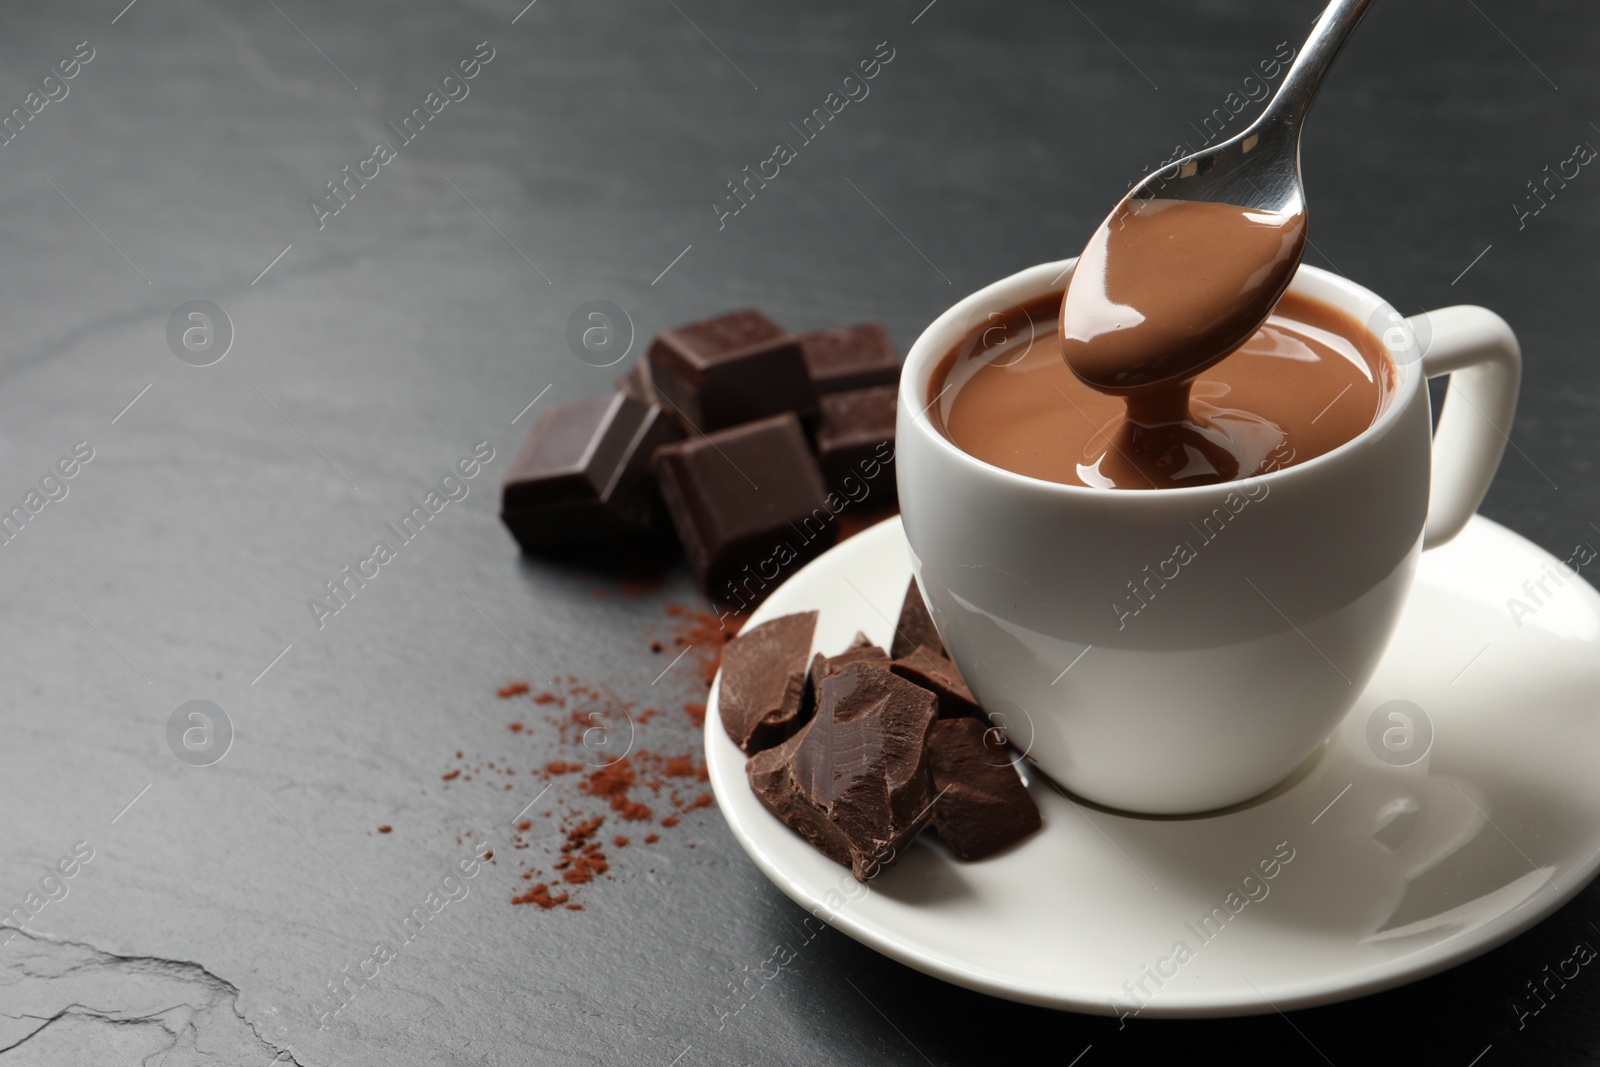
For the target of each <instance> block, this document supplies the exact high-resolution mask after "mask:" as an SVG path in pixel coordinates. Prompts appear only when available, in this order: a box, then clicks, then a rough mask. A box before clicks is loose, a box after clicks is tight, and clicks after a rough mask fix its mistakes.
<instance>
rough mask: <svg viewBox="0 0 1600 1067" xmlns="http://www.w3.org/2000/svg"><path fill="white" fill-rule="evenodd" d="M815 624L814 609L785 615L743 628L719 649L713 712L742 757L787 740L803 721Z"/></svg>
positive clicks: (806, 712) (809, 710) (807, 712)
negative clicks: (718, 715)
mask: <svg viewBox="0 0 1600 1067" xmlns="http://www.w3.org/2000/svg"><path fill="white" fill-rule="evenodd" d="M816 628H817V613H816V612H814V611H804V612H800V613H799V614H795V615H784V616H782V617H781V618H777V619H773V620H771V621H770V622H764V623H762V624H761V625H760V626H757V627H756V628H755V629H753V630H746V631H744V632H743V633H741V634H740V635H739V636H738V637H736V638H734V639H733V643H732V644H730V645H728V647H727V648H725V649H723V652H722V680H721V681H720V682H718V683H717V710H718V712H719V713H720V714H721V716H722V728H723V729H724V730H726V731H727V732H728V736H729V737H730V738H732V739H733V743H734V744H736V745H738V746H739V748H740V750H741V751H743V752H744V753H745V755H747V756H748V755H752V754H754V753H756V752H760V751H761V750H763V749H767V748H771V747H772V746H773V745H776V744H778V743H779V742H780V741H784V740H787V739H788V738H789V737H791V736H792V735H793V734H794V732H795V731H796V730H798V729H800V727H801V726H803V725H804V724H805V720H806V718H807V717H808V716H809V715H810V713H811V709H810V707H809V706H808V704H809V701H807V700H806V697H807V696H808V694H807V692H806V656H807V655H809V654H810V652H811V638H812V635H813V634H814V633H815V632H816Z"/></svg>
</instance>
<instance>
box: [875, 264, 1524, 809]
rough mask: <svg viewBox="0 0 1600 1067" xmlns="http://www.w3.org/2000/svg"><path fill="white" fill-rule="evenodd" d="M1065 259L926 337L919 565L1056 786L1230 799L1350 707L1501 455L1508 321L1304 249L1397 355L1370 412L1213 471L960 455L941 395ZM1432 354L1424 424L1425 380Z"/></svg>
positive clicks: (1320, 282) (932, 604)
mask: <svg viewBox="0 0 1600 1067" xmlns="http://www.w3.org/2000/svg"><path fill="white" fill-rule="evenodd" d="M1071 262H1072V261H1070V260H1067V261H1062V262H1060V263H1046V264H1042V265H1040V266H1037V267H1032V268H1030V269H1028V270H1024V271H1021V272H1020V273H1018V274H1014V275H1012V276H1011V277H1009V278H1006V279H1004V280H1002V281H998V282H995V283H994V284H993V285H990V286H988V287H987V288H985V289H982V290H980V291H979V292H977V293H974V294H973V295H971V296H969V297H967V298H966V299H964V300H962V301H961V302H959V303H958V304H956V305H955V306H954V307H952V308H951V309H950V310H948V311H946V312H945V313H944V314H943V315H940V316H939V318H938V319H936V320H935V321H934V322H933V324H932V325H930V326H929V327H928V328H927V329H926V330H924V331H923V333H922V336H921V337H919V338H918V339H917V341H916V343H915V344H914V345H913V346H912V348H911V352H910V354H909V355H908V356H907V358H906V363H905V368H904V371H903V373H902V375H901V379H900V395H899V408H898V412H897V417H896V418H897V422H896V430H895V433H896V462H895V465H896V468H897V478H898V481H899V492H900V509H901V514H902V517H903V520H904V523H905V532H906V539H907V541H908V542H909V543H910V547H911V555H912V563H913V568H914V570H915V573H916V577H917V582H918V584H919V585H920V586H921V589H922V593H923V596H924V597H925V598H926V600H927V602H928V606H929V609H930V611H931V613H932V615H933V619H934V623H935V625H936V626H937V627H938V629H939V633H940V636H942V637H943V638H944V641H945V644H946V646H947V647H948V648H949V650H950V653H951V655H952V657H953V658H954V659H955V662H956V665H957V666H958V667H960V668H961V673H962V675H963V676H965V678H966V680H967V683H968V684H969V685H970V686H971V688H972V691H973V693H974V695H975V696H976V697H977V698H978V700H979V702H980V703H981V704H982V705H983V707H984V709H985V710H986V711H987V712H988V713H989V714H990V715H991V717H993V718H994V719H995V720H996V721H997V722H998V723H999V724H1000V725H1002V726H1003V727H1005V729H1006V730H1007V732H1008V733H1009V734H1010V736H1011V738H1012V741H1013V743H1014V744H1015V745H1017V746H1018V747H1019V748H1022V749H1023V750H1024V751H1025V752H1026V754H1027V755H1028V756H1029V758H1031V759H1032V760H1033V761H1034V762H1036V763H1037V764H1038V766H1039V767H1040V768H1042V769H1043V770H1044V771H1045V772H1046V773H1048V774H1049V775H1050V776H1051V777H1053V778H1054V779H1055V780H1056V781H1058V782H1059V783H1060V784H1061V785H1063V786H1064V787H1066V788H1067V789H1070V790H1072V791H1073V792H1074V793H1076V794H1078V795H1079V796H1081V797H1084V798H1086V799H1088V800H1091V801H1094V802H1097V803H1100V804H1104V805H1107V806H1109V807H1114V808H1121V809H1124V810H1129V811H1135V812H1143V813H1149V814H1179V813H1193V812H1200V811H1207V810H1211V809H1214V808H1219V807H1225V806H1227V805H1231V804H1235V803H1238V802H1240V801H1244V800H1247V799H1249V798H1251V797H1253V796H1256V795H1257V794H1260V793H1262V792H1263V791H1265V790H1267V789H1269V788H1270V787H1271V786H1273V785H1274V784H1276V783H1278V782H1280V781H1281V780H1283V779H1284V778H1285V777H1287V776H1288V775H1289V774H1290V773H1291V772H1293V771H1294V770H1295V769H1296V768H1297V767H1298V766H1299V765H1300V764H1301V763H1302V762H1304V761H1305V760H1306V759H1307V758H1308V757H1309V756H1310V755H1311V754H1312V753H1313V752H1314V751H1315V750H1316V748H1317V746H1318V745H1320V744H1321V743H1322V741H1323V740H1324V739H1325V738H1326V737H1327V736H1328V735H1329V733H1331V732H1332V730H1333V728H1334V727H1335V726H1336V725H1337V724H1338V722H1339V720H1340V718H1341V717H1343V716H1344V715H1345V713H1346V712H1348V711H1349V710H1350V708H1351V707H1352V706H1353V705H1354V704H1355V702H1356V700H1357V699H1358V697H1359V696H1360V694H1361V691H1362V689H1363V688H1364V687H1365V686H1366V683H1367V682H1368V680H1369V679H1370V678H1371V676H1372V672H1373V670H1374V669H1375V668H1376V667H1377V664H1378V660H1379V658H1380V657H1381V655H1382V654H1383V651H1384V648H1385V646H1386V645H1387V644H1388V641H1389V637H1390V635H1391V633H1392V632H1393V629H1394V626H1395V623H1396V621H1397V619H1398V618H1399V614H1400V609H1401V607H1402V605H1403V604H1404V601H1405V598H1406V595H1407V592H1408V590H1409V588H1410V585H1411V580H1412V576H1413V575H1414V573H1415V571H1416V564H1417V558H1418V555H1419V553H1420V552H1421V551H1422V550H1423V549H1424V548H1425V547H1432V546H1434V545H1438V544H1442V543H1444V542H1445V541H1448V540H1449V539H1450V538H1452V537H1454V536H1455V535H1456V534H1457V533H1459V532H1460V531H1461V529H1462V527H1464V526H1465V525H1466V523H1467V520H1468V519H1470V518H1471V517H1472V514H1473V512H1474V511H1475V510H1476V509H1477V507H1478V504H1479V503H1480V502H1481V501H1482V499H1483V494H1484V492H1485V490H1486V489H1487V488H1488V486H1489V482H1490V479H1491V478H1492V477H1493V476H1494V472H1495V468H1496V467H1497V466H1498V465H1499V462H1500V456H1501V453H1502V452H1503V451H1504V449H1505V445H1506V442H1507V436H1506V435H1507V433H1509V431H1510V428H1511V418H1512V414H1513V411H1514V410H1515V407H1516V400H1517V389H1518V384H1519V379H1520V374H1521V356H1520V353H1519V350H1518V346H1517V341H1516V338H1515V337H1514V336H1513V334H1512V332H1511V329H1510V327H1508V326H1507V325H1506V323H1505V321H1504V320H1502V319H1501V318H1500V317H1499V316H1497V315H1495V314H1494V313H1493V312H1490V311H1487V310H1485V309H1483V308H1478V307H1450V308H1445V309H1443V310H1440V311H1433V312H1429V313H1427V314H1426V315H1425V316H1415V317H1413V318H1412V319H1409V320H1408V319H1405V318H1403V317H1402V316H1401V315H1400V314H1399V313H1398V312H1397V311H1395V310H1394V309H1393V308H1392V307H1391V306H1390V305H1389V304H1387V303H1386V302H1385V301H1384V300H1382V299H1381V298H1380V297H1378V296H1376V295H1375V294H1373V293H1371V292H1369V291H1368V290H1366V289H1363V288H1362V287H1361V286H1359V285H1356V284H1355V283H1354V282H1351V281H1348V280H1346V279H1344V278H1341V277H1339V276H1337V275H1334V274H1330V273H1328V272H1326V271H1323V270H1318V269H1317V268H1315V267H1310V266H1302V267H1301V268H1300V271H1299V273H1298V274H1297V275H1296V277H1295V280H1294V282H1293V284H1292V285H1291V287H1290V288H1291V290H1292V291H1294V292H1297V293H1300V294H1303V295H1305V296H1308V297H1312V298H1314V299H1317V300H1320V301H1323V302H1324V303H1327V304H1331V305H1333V306H1334V307H1336V308H1339V309H1341V310H1343V311H1344V312H1346V313H1347V314H1349V315H1350V316H1352V317H1353V318H1354V319H1355V320H1356V321H1357V322H1358V323H1367V324H1369V325H1371V326H1373V327H1374V328H1373V332H1374V333H1375V334H1379V335H1380V336H1381V339H1382V340H1383V342H1384V344H1385V346H1386V347H1387V349H1388V351H1389V353H1390V356H1391V359H1392V362H1393V364H1394V367H1395V372H1396V373H1395V381H1394V388H1393V389H1392V390H1391V391H1390V393H1389V396H1388V399H1387V402H1386V406H1385V407H1384V409H1383V410H1382V411H1381V412H1380V413H1379V415H1378V417H1377V418H1376V420H1375V421H1374V422H1373V423H1372V425H1371V426H1370V427H1368V428H1367V429H1366V430H1365V431H1363V432H1362V433H1361V434H1360V435H1359V436H1357V437H1356V438H1354V439H1353V440H1350V441H1347V442H1345V443H1344V444H1342V445H1340V446H1339V447H1337V448H1335V449H1333V450H1332V451H1330V452H1327V453H1325V454H1324V455H1321V456H1318V457H1317V458H1315V459H1311V460H1308V461H1306V462H1303V463H1298V464H1294V465H1291V466H1286V467H1283V468H1281V469H1278V470H1274V471H1271V472H1269V473H1267V474H1263V475H1258V476H1256V477H1252V478H1244V479H1240V480H1237V481H1232V482H1225V483H1222V484H1219V485H1214V486H1204V487H1199V488H1184V489H1148V490H1135V489H1114V490H1113V489H1095V488H1086V487H1082V486H1072V485H1063V484H1059V483H1055V482H1047V481H1042V480H1040V479H1037V478H1030V477H1026V476H1024V475H1020V474H1015V473H1013V472H1011V471H1007V470H1003V469H1001V468H999V467H995V466H992V465H990V464H988V463H986V462H984V461H982V460H979V459H976V458H974V457H973V456H970V455H968V454H967V453H965V452H963V451H961V450H960V449H959V448H957V447H956V446H955V445H954V444H953V443H952V442H951V441H950V440H949V439H948V438H947V437H945V436H944V434H943V433H941V432H940V430H939V429H938V428H937V427H936V426H935V425H934V424H933V423H932V422H931V421H930V419H929V417H928V414H927V411H928V409H929V406H930V401H931V400H933V393H934V391H935V390H934V389H932V388H930V383H931V379H932V377H933V375H934V373H935V372H936V370H937V368H938V364H939V363H940V361H941V359H942V358H943V357H944V356H945V354H946V353H948V352H949V351H950V350H951V349H952V348H953V347H955V345H956V344H957V343H958V342H960V341H961V340H962V339H963V338H964V337H965V336H967V335H968V333H969V332H970V331H971V330H972V328H973V325H974V324H975V323H981V322H982V321H983V320H984V318H985V315H986V313H987V312H989V311H996V310H1002V309H1005V308H1011V307H1016V306H1018V305H1021V304H1023V303H1026V302H1027V301H1029V300H1032V299H1035V298H1037V297H1040V296H1043V295H1045V294H1047V293H1049V292H1051V291H1060V289H1061V288H1062V286H1063V285H1064V279H1065V277H1066V276H1067V275H1066V274H1065V272H1066V270H1067V268H1068V267H1069V266H1070V265H1071ZM1442 374H1451V375H1452V379H1451V382H1450V388H1449V392H1448V394H1447V399H1446V403H1445V406H1444V410H1443V412H1442V415H1441V418H1440V420H1439V426H1438V430H1437V433H1434V434H1431V435H1430V428H1431V427H1430V417H1429V399H1428V390H1427V387H1426V380H1427V379H1428V378H1431V377H1435V376H1438V375H1442ZM947 401H948V397H945V398H943V399H941V400H940V401H939V402H940V403H945V402H947ZM1290 443H1291V445H1292V441H1291V442H1290ZM1430 457H1431V460H1430ZM1430 484H1431V493H1430ZM1180 546H1182V547H1186V548H1187V549H1188V551H1187V552H1184V551H1181V550H1180Z"/></svg>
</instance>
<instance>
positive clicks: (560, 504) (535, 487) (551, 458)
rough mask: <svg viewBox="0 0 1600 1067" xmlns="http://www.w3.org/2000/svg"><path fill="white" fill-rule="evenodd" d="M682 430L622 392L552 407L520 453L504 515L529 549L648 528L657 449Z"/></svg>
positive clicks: (509, 478)
mask: <svg viewBox="0 0 1600 1067" xmlns="http://www.w3.org/2000/svg"><path fill="white" fill-rule="evenodd" d="M682 436H683V433H682V431H681V430H679V429H678V428H677V426H676V425H675V424H674V423H673V422H672V421H671V420H670V419H668V418H666V417H665V415H664V414H663V413H662V410H661V408H660V407H658V406H656V405H653V404H641V403H640V402H638V401H637V400H634V399H632V398H631V397H628V396H624V395H623V394H621V393H613V394H611V395H609V396H597V397H591V398H589V399H587V400H576V401H573V402H571V403H567V404H556V405H552V406H551V407H548V408H546V409H545V410H544V411H543V412H542V413H541V414H540V416H539V420H538V422H536V423H535V424H534V427H533V430H532V432H531V433H529V435H528V439H527V441H526V442H524V444H523V446H522V451H521V452H519V453H518V455H517V458H516V460H515V461H513V463H512V465H511V469H510V471H509V472H508V473H507V475H506V482H505V488H504V490H503V492H502V496H501V510H500V517H501V519H502V521H504V522H505V524H506V526H507V527H508V528H509V529H510V530H511V533H512V535H513V536H515V537H516V539H517V543H518V544H520V545H521V546H522V547H523V549H524V550H525V551H529V552H534V551H538V550H540V549H545V548H553V547H558V546H562V545H571V544H577V543H582V542H585V541H595V540H602V541H604V540H611V539H618V538H627V537H629V536H631V535H635V534H642V533H646V532H648V531H649V529H650V526H651V519H652V511H653V501H654V487H653V486H652V484H651V481H650V461H651V457H652V455H653V453H654V452H655V449H656V448H657V447H659V446H661V445H663V444H668V443H670V442H673V441H677V440H679V439H681V438H682Z"/></svg>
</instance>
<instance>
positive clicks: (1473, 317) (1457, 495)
mask: <svg viewBox="0 0 1600 1067" xmlns="http://www.w3.org/2000/svg"><path fill="white" fill-rule="evenodd" d="M1406 322H1407V324H1408V325H1409V326H1410V327H1411V329H1412V332H1413V334H1414V335H1416V336H1418V337H1419V338H1420V337H1428V335H1429V333H1430V332H1431V338H1429V341H1428V343H1427V345H1426V350H1425V351H1424V352H1423V354H1422V373H1423V374H1424V375H1426V376H1427V377H1429V378H1437V377H1439V376H1440V375H1442V374H1448V375H1450V386H1449V389H1448V391H1447V392H1446V393H1445V400H1444V407H1443V410H1442V411H1441V412H1440V413H1439V425H1438V427H1437V429H1435V431H1434V434H1433V486H1432V489H1431V490H1430V493H1429V499H1428V523H1427V526H1426V528H1425V530H1424V532H1423V535H1422V547H1423V549H1424V550H1426V549H1430V548H1437V547H1438V546H1440V545H1442V544H1444V543H1445V542H1447V541H1449V540H1450V539H1451V538H1453V537H1455V535H1456V534H1458V533H1460V532H1461V531H1462V530H1463V529H1464V528H1465V527H1466V525H1467V521H1468V520H1469V519H1471V518H1472V515H1473V513H1474V512H1476V511H1477V510H1478V505H1479V504H1481V503H1483V495H1484V493H1486V492H1487V491H1488V489H1489V482H1490V481H1491V480H1492V479H1493V478H1494V472H1495V469H1496V468H1497V467H1499V466H1500V457H1501V456H1502V455H1504V454H1505V450H1506V445H1507V444H1508V443H1510V440H1511V439H1510V437H1509V436H1508V435H1509V434H1510V431H1511V419H1512V416H1513V414H1514V413H1515V411H1516V408H1517V390H1518V388H1519V387H1520V384H1521V380H1522V349H1521V347H1520V346H1519V345H1518V344H1517V338H1516V335H1515V334H1513V333H1512V332H1511V327H1510V326H1508V325H1507V324H1506V320H1505V319H1502V318H1501V317H1500V316H1499V315H1496V314H1495V313H1494V312H1492V311H1490V310H1489V309H1488V308H1481V307H1472V306H1468V305H1457V306H1455V307H1447V308H1441V309H1439V310H1438V311H1429V312H1426V313H1424V314H1422V315H1416V316H1413V317H1412V318H1409V319H1407V320H1406Z"/></svg>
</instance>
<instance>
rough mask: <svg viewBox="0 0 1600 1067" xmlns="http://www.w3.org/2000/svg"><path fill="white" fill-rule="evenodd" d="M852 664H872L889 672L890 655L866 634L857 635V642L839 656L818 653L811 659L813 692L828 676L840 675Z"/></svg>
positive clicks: (852, 643) (852, 642) (853, 642)
mask: <svg viewBox="0 0 1600 1067" xmlns="http://www.w3.org/2000/svg"><path fill="white" fill-rule="evenodd" d="M852 663H872V664H876V665H877V666H879V667H881V668H883V669H884V670H888V669H889V653H887V652H885V651H884V650H883V649H881V648H879V647H878V646H877V645H875V644H873V643H872V640H871V639H870V638H869V637H867V635H866V634H864V633H857V634H856V637H855V640H854V641H851V642H850V647H848V648H846V649H845V650H844V651H843V652H840V653H839V654H837V655H834V656H824V655H823V654H822V653H820V652H818V653H817V654H816V655H815V656H813V657H812V658H811V679H810V685H811V689H812V691H813V692H815V691H816V688H817V686H819V685H821V684H822V680H823V679H824V678H826V677H828V675H830V674H838V673H839V672H840V671H842V670H844V669H845V668H846V667H848V666H850V664H852Z"/></svg>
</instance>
